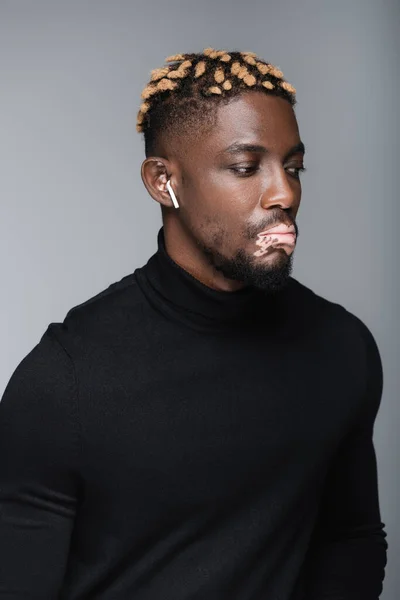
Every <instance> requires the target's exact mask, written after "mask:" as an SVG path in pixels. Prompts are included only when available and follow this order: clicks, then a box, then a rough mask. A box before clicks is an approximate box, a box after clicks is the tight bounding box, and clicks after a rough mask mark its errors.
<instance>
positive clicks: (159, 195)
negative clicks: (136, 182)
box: [141, 156, 176, 208]
mask: <svg viewBox="0 0 400 600" xmlns="http://www.w3.org/2000/svg"><path fill="white" fill-rule="evenodd" d="M141 175H142V180H143V183H144V185H145V187H146V189H147V191H148V192H149V194H150V196H151V197H152V198H153V199H154V200H155V201H156V202H158V203H159V204H161V205H162V206H165V207H166V208H171V207H173V206H174V205H173V203H172V200H171V197H170V195H169V192H168V190H167V181H168V180H169V179H171V184H172V182H173V178H174V175H173V168H172V166H171V163H170V162H169V161H168V160H166V159H165V158H159V157H158V156H151V157H150V158H146V160H144V161H143V164H142V168H141ZM172 187H173V188H174V189H176V186H174V185H173V184H172Z"/></svg>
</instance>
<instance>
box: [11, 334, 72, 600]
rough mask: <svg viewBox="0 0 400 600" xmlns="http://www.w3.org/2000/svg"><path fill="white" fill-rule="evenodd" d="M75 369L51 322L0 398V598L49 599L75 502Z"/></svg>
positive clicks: (60, 571)
mask: <svg viewBox="0 0 400 600" xmlns="http://www.w3.org/2000/svg"><path fill="white" fill-rule="evenodd" d="M76 402H77V398H76V389H75V377H74V370H73V366H72V363H71V360H70V358H69V356H68V355H67V354H66V352H65V351H64V350H63V348H62V347H61V345H60V344H59V343H58V341H57V339H56V338H55V336H54V334H53V333H52V326H51V325H50V327H49V328H48V329H47V331H46V332H45V333H44V335H43V337H42V339H41V340H40V342H39V343H38V344H37V345H36V346H35V347H34V348H33V350H32V351H31V352H30V353H29V354H28V355H27V356H26V357H25V358H24V359H23V360H22V361H21V363H20V364H19V365H18V366H17V368H16V370H15V371H14V373H13V375H12V376H11V379H10V381H9V382H8V385H7V387H6V389H5V392H4V395H3V398H2V401H1V402H0V598H1V599H2V600H8V599H10V600H11V599H12V600H19V599H22V598H24V599H26V598H37V599H39V598H40V599H44V598H48V599H50V598H56V597H58V592H59V590H60V587H61V585H62V580H63V576H64V572H65V568H66V563H67V558H68V551H69V543H70V536H71V531H72V528H73V523H74V516H75V512H76V507H77V501H78V479H77V460H78V447H79V444H78V421H77V414H76V410H77V408H76Z"/></svg>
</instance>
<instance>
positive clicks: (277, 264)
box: [213, 248, 293, 293]
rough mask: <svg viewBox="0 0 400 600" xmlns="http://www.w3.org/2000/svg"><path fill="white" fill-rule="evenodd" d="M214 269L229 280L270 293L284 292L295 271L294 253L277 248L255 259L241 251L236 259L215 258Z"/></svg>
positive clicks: (219, 256)
mask: <svg viewBox="0 0 400 600" xmlns="http://www.w3.org/2000/svg"><path fill="white" fill-rule="evenodd" d="M213 258H214V260H213V263H214V267H215V268H216V269H217V270H218V271H220V272H221V273H222V274H223V275H224V276H225V277H227V278H228V279H233V280H235V281H241V282H243V283H246V284H247V285H251V286H253V287H256V288H259V289H262V290H264V291H267V292H269V293H274V292H278V291H280V290H282V289H283V288H285V287H286V285H287V284H288V282H289V278H290V275H291V273H292V270H293V253H291V254H289V255H288V254H286V252H285V250H284V249H283V248H276V249H275V250H274V252H273V253H271V254H270V255H265V256H263V257H260V258H257V259H255V258H254V256H248V255H247V254H246V253H245V252H244V251H243V250H239V251H238V252H237V254H236V255H235V257H234V258H231V259H227V258H224V257H222V256H221V255H218V256H215V254H214V256H213Z"/></svg>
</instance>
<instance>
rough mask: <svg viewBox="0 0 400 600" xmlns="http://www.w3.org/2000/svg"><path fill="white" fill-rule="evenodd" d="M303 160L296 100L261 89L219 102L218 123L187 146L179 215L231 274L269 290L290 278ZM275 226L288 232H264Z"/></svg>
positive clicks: (219, 265) (181, 160) (214, 260)
mask: <svg viewBox="0 0 400 600" xmlns="http://www.w3.org/2000/svg"><path fill="white" fill-rule="evenodd" d="M303 158H304V151H303V149H302V144H301V140H300V137H299V131H298V126H297V121H296V117H295V114H294V111H293V109H292V107H291V106H290V104H289V102H287V101H286V100H284V99H282V98H278V97H275V96H271V95H267V94H263V93H260V92H251V93H247V94H243V95H241V96H239V97H237V98H234V99H233V100H232V101H230V102H229V103H228V104H225V105H220V107H219V108H218V110H217V120H216V124H215V127H213V129H212V130H211V131H209V130H208V131H207V132H206V133H204V134H201V135H200V136H199V137H198V138H197V139H196V140H195V141H193V139H192V140H191V143H187V144H185V146H184V151H183V152H182V153H181V154H180V158H179V163H180V171H181V182H180V186H179V201H180V214H179V218H180V219H181V220H182V224H183V225H184V226H185V228H186V229H187V230H188V231H189V232H190V235H191V236H192V237H193V238H194V240H195V241H196V243H197V244H198V245H199V246H200V248H201V249H202V250H203V252H204V254H205V256H206V257H207V259H208V261H209V262H210V264H211V265H212V266H213V267H214V268H216V269H217V270H218V271H220V272H222V273H223V274H224V275H225V276H226V277H228V278H230V279H234V280H237V281H243V282H245V283H248V284H250V285H255V286H257V287H261V288H263V289H266V290H269V291H274V290H277V289H280V288H281V287H283V286H284V285H285V284H286V283H287V279H288V277H289V275H290V273H291V270H292V258H293V251H294V248H295V243H296V238H297V236H298V227H297V224H296V223H295V217H296V214H297V211H298V208H299V205H300V198H301V184H300V179H299V169H301V168H302V167H303ZM276 225H281V226H280V227H279V231H281V230H282V231H283V232H285V233H284V234H283V235H278V234H277V233H275V235H274V234H273V233H272V234H270V235H268V234H264V232H265V231H266V230H267V229H269V228H271V227H274V226H276ZM290 231H292V232H294V233H290Z"/></svg>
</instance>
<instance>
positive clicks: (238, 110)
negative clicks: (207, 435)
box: [195, 92, 300, 156]
mask: <svg viewBox="0 0 400 600" xmlns="http://www.w3.org/2000/svg"><path fill="white" fill-rule="evenodd" d="M299 141H300V136H299V130H298V125H297V119H296V116H295V113H294V110H293V108H292V106H291V105H290V103H289V102H288V101H287V100H285V99H284V98H279V97H277V96H272V95H268V94H264V93H262V92H251V93H246V94H242V95H240V96H238V97H236V98H233V99H232V100H231V101H230V102H229V103H227V104H220V105H219V106H218V108H217V112H216V121H215V125H214V127H213V128H212V129H211V130H208V131H207V132H205V134H204V135H201V136H199V138H198V140H197V142H196V145H195V147H196V153H197V155H198V156H199V155H201V154H203V153H205V154H209V153H211V154H213V155H215V154H216V153H218V152H221V151H223V150H224V148H227V147H228V146H230V145H231V144H235V143H258V144H262V145H264V146H266V147H267V148H268V149H269V150H271V151H272V152H277V153H280V152H282V153H285V152H287V150H288V149H289V148H291V147H293V146H294V145H296V144H297V143H298V142H299Z"/></svg>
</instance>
